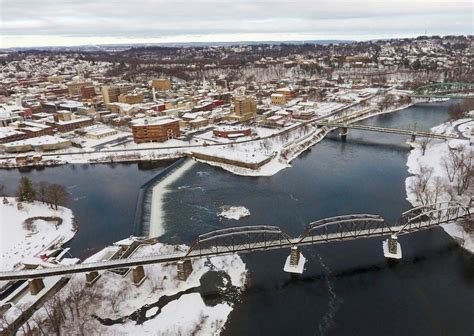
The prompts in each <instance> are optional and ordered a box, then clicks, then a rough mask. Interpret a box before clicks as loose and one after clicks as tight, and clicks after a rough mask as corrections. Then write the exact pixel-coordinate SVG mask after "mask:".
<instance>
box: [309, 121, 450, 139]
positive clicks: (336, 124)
mask: <svg viewBox="0 0 474 336" xmlns="http://www.w3.org/2000/svg"><path fill="white" fill-rule="evenodd" d="M318 124H319V125H322V126H329V127H346V128H351V129H358V130H362V131H371V132H380V133H392V134H401V135H416V136H421V137H428V138H435V139H443V140H446V139H457V138H458V136H457V135H455V134H438V133H432V132H428V131H417V130H406V129H400V128H387V127H377V126H371V125H361V124H351V123H347V124H346V123H342V122H318Z"/></svg>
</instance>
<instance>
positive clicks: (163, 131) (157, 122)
mask: <svg viewBox="0 0 474 336" xmlns="http://www.w3.org/2000/svg"><path fill="white" fill-rule="evenodd" d="M131 128H132V133H133V141H135V143H143V142H163V141H166V140H168V139H172V138H175V137H179V136H180V135H181V133H180V130H179V119H175V118H171V117H168V116H163V117H155V118H141V119H135V120H133V121H132V122H131Z"/></svg>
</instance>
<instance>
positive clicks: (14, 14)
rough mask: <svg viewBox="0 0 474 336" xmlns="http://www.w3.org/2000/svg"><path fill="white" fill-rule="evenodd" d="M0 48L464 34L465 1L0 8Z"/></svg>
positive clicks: (90, 0)
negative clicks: (58, 43) (197, 39)
mask: <svg viewBox="0 0 474 336" xmlns="http://www.w3.org/2000/svg"><path fill="white" fill-rule="evenodd" d="M0 9H1V14H0V15H1V21H2V22H1V32H0V33H1V35H2V36H3V38H2V45H4V46H11V45H13V44H17V45H21V44H22V43H24V44H28V43H31V40H32V39H33V38H34V36H36V37H37V38H36V43H40V42H42V43H43V44H48V42H51V41H59V40H61V39H64V40H67V38H69V39H70V40H71V41H73V42H71V44H74V41H82V40H87V41H90V43H96V42H94V41H98V43H99V41H100V43H103V42H104V41H107V39H109V40H110V41H115V40H117V39H121V40H133V39H143V40H146V39H150V40H156V39H158V40H160V39H161V40H164V41H172V40H183V39H184V40H186V39H189V38H191V37H193V36H194V37H196V36H199V37H200V38H201V39H203V38H205V39H207V40H212V39H213V38H215V39H223V38H224V39H229V38H230V39H233V40H238V39H239V38H238V37H239V36H247V37H249V38H251V36H255V37H257V36H258V37H260V38H264V39H265V36H268V37H269V39H271V37H275V36H276V37H278V34H282V36H294V37H296V38H298V36H301V38H325V37H328V38H333V37H342V38H344V37H345V38H374V37H381V36H387V37H391V36H408V35H419V34H423V33H424V32H425V31H427V32H428V33H429V34H442V35H444V34H472V31H473V4H472V1H471V0H454V1H453V0H441V1H432V0H390V1H381V0H338V1H334V0H332V1H331V0H312V1H310V0H292V1H282V0H253V1H251V0H234V1H230V0H187V1H186V0H178V1H170V0H167V1H164V0H141V1H137V2H134V1H123V0H61V1H57V0H56V1H53V0H1V8H0Z"/></svg>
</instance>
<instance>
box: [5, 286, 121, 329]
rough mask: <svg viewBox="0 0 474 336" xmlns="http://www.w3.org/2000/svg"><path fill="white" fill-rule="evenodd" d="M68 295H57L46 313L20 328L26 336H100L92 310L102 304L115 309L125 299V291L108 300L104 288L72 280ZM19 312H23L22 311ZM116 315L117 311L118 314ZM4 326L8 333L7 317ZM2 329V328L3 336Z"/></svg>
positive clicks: (67, 288)
mask: <svg viewBox="0 0 474 336" xmlns="http://www.w3.org/2000/svg"><path fill="white" fill-rule="evenodd" d="M65 291H66V292H65V293H63V292H60V293H57V294H56V295H54V296H53V297H52V298H50V299H49V300H48V301H46V302H45V304H44V305H43V307H42V309H41V310H38V311H37V312H36V313H35V314H33V316H32V317H31V318H30V319H29V320H28V321H26V322H25V323H24V324H23V325H22V326H21V327H20V331H21V332H22V334H24V335H58V336H60V335H67V334H70V335H81V336H86V335H93V334H98V333H97V323H96V321H95V318H94V316H93V315H92V314H91V311H90V307H91V306H97V305H99V304H101V303H102V302H107V304H110V305H111V306H114V307H115V306H117V302H120V301H121V300H122V299H123V294H122V293H123V291H122V290H120V291H114V293H115V292H117V295H112V296H110V297H109V296H108V297H104V295H103V288H101V287H100V286H92V287H88V286H85V285H84V284H83V283H82V282H80V281H77V280H71V281H70V282H69V284H68V285H67V286H66V287H65ZM17 308H18V309H21V307H17ZM23 310H24V309H23ZM116 311H117V310H116V308H114V312H116ZM0 326H1V327H2V328H3V330H8V327H9V321H7V319H6V315H0ZM2 328H0V334H1V333H2V332H1V329H2Z"/></svg>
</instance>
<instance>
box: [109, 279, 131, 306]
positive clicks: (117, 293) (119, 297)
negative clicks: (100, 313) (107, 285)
mask: <svg viewBox="0 0 474 336" xmlns="http://www.w3.org/2000/svg"><path fill="white" fill-rule="evenodd" d="M126 292H127V287H126V286H125V285H124V284H123V283H122V284H121V285H120V286H119V287H118V288H115V289H114V291H113V292H112V293H111V294H110V295H108V299H109V303H110V307H111V308H112V310H113V312H114V313H116V312H118V308H119V305H120V303H121V302H123V300H124V299H125V294H126Z"/></svg>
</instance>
